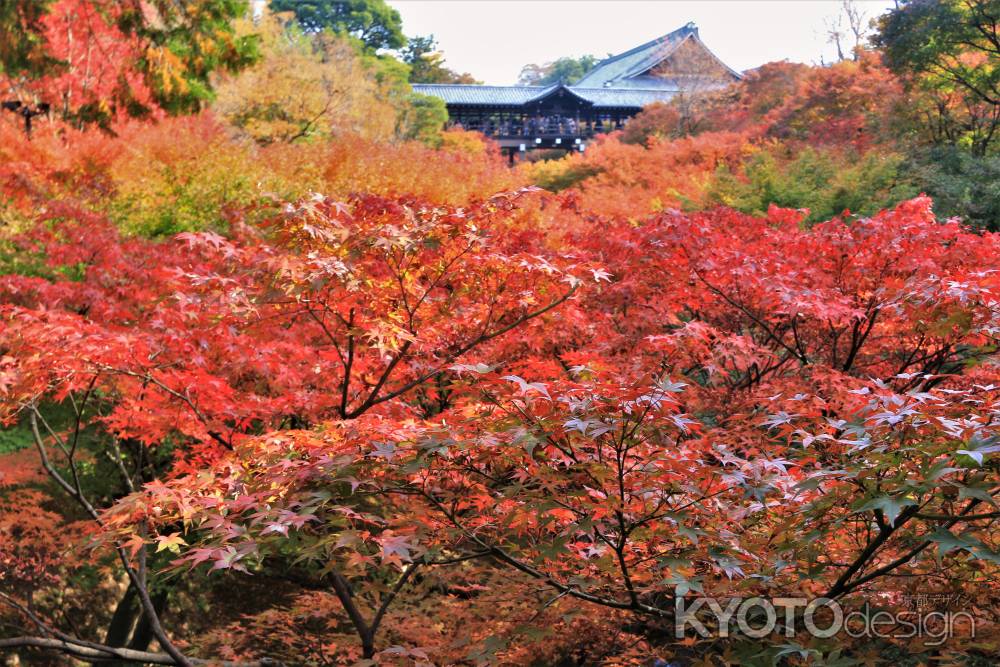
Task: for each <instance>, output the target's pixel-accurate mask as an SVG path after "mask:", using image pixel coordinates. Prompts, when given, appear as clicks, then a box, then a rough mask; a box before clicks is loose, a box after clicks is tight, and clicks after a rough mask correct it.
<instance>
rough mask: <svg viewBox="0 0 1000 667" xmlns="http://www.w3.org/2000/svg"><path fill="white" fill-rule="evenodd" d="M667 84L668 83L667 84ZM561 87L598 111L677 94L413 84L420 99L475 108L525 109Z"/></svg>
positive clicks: (671, 89)
mask: <svg viewBox="0 0 1000 667" xmlns="http://www.w3.org/2000/svg"><path fill="white" fill-rule="evenodd" d="M664 83H667V82H664ZM560 87H563V88H565V89H566V90H567V91H569V92H570V93H572V94H574V95H576V96H577V97H580V98H582V99H583V100H585V101H587V102H590V103H592V104H593V105H594V106H595V107H599V108H607V107H625V108H637V109H638V108H641V107H644V106H645V105H647V104H650V103H651V102H665V101H667V100H669V99H670V98H671V97H673V96H674V94H675V93H676V92H677V87H676V86H674V85H664V86H662V87H660V88H653V89H640V88H632V87H628V88H582V87H580V86H559V85H555V86H477V85H469V84H414V85H413V91H414V92H416V93H420V94H421V95H431V96H433V97H440V98H441V99H442V100H444V102H445V104H451V105H463V104H468V105H472V106H476V105H484V106H522V105H524V104H528V103H529V102H533V101H536V100H541V99H543V98H545V97H546V96H548V95H550V94H552V93H554V92H555V91H557V90H558V89H559V88H560Z"/></svg>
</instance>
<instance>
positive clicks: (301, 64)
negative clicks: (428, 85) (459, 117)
mask: <svg viewBox="0 0 1000 667" xmlns="http://www.w3.org/2000/svg"><path fill="white" fill-rule="evenodd" d="M257 31H258V33H259V34H260V35H261V37H262V48H263V58H262V59H261V61H260V62H259V63H258V64H257V65H255V66H254V67H252V68H250V69H247V70H245V71H243V72H242V73H240V74H239V75H238V76H235V77H231V78H229V79H227V80H224V81H222V82H220V83H219V85H218V88H217V90H218V94H217V98H216V102H215V105H214V110H215V112H216V113H217V114H218V115H219V116H220V117H222V118H223V119H225V120H226V121H227V122H228V123H229V124H231V125H233V126H234V127H236V128H239V129H240V130H241V131H242V132H244V133H246V135H247V136H249V137H251V138H253V139H254V140H255V141H257V142H258V143H260V144H265V145H266V144H271V143H275V142H290V141H296V140H299V139H307V138H317V137H331V136H340V135H357V136H360V137H363V138H365V139H370V140H375V141H387V140H389V139H391V138H393V136H394V132H395V129H396V109H395V108H394V107H393V106H392V105H391V104H390V103H389V102H387V101H386V100H385V99H384V97H385V96H384V95H382V94H381V92H382V91H381V86H380V84H379V82H378V81H377V80H376V77H375V76H374V74H373V72H372V71H371V70H370V69H369V68H368V67H367V66H366V64H365V63H364V62H363V61H362V59H361V58H360V57H359V56H358V54H357V53H356V52H355V50H354V48H353V47H352V46H351V44H350V43H348V42H347V41H346V40H345V39H340V38H333V37H324V38H323V39H311V38H310V37H308V36H306V35H303V34H302V33H301V32H298V31H297V30H296V29H294V28H293V27H290V26H284V25H282V24H281V23H280V22H279V20H278V19H276V18H275V17H273V16H271V15H268V16H265V17H264V19H263V20H262V22H261V24H260V25H259V26H258V27H257Z"/></svg>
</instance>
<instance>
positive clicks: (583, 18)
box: [388, 0, 893, 85]
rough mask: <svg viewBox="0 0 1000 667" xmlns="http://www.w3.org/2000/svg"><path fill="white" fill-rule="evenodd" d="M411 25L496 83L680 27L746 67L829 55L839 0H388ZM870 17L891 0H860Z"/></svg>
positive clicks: (452, 58) (450, 61)
mask: <svg viewBox="0 0 1000 667" xmlns="http://www.w3.org/2000/svg"><path fill="white" fill-rule="evenodd" d="M388 3H389V4H390V5H392V6H393V7H395V8H396V9H397V10H399V13H400V15H401V16H402V18H403V32H405V33H406V34H407V35H410V36H415V35H430V34H433V35H434V37H435V38H436V39H437V41H438V48H440V49H441V50H442V51H443V52H444V55H445V58H446V61H447V65H448V66H449V67H451V68H452V69H454V70H458V71H459V72H470V73H471V74H472V75H473V76H475V77H476V78H477V79H479V80H481V81H483V82H484V83H488V84H497V85H506V84H513V83H515V82H516V80H517V76H518V74H519V73H520V71H521V67H522V66H523V65H525V64H527V63H543V62H548V61H551V60H555V59H556V58H558V57H560V56H580V55H584V54H586V53H591V54H593V55H595V56H597V57H599V58H602V57H605V56H606V55H607V54H608V53H620V52H621V51H625V50H628V49H630V48H632V47H634V46H638V45H639V44H642V43H643V42H647V41H649V40H651V39H653V38H655V37H659V36H660V35H663V34H666V33H668V32H670V31H672V30H674V29H676V28H679V27H681V26H682V25H684V24H685V23H687V22H688V21H694V22H695V24H697V26H698V30H699V34H700V35H701V39H702V41H704V42H705V44H707V45H708V47H709V48H710V49H712V51H713V52H715V54H716V55H718V56H719V57H720V58H721V59H722V60H723V61H724V62H725V63H726V64H727V65H729V66H730V67H732V68H733V69H735V70H737V71H741V70H746V69H750V68H753V67H757V66H758V65H762V64H764V63H766V62H771V61H773V60H791V61H795V62H804V63H819V61H820V58H821V57H824V58H825V59H826V60H827V62H829V61H830V60H833V59H834V56H835V54H836V50H835V48H834V47H833V45H831V44H828V43H827V37H826V31H827V29H826V21H827V20H828V19H830V18H831V17H835V16H837V15H838V14H839V12H840V6H841V3H840V1H839V0H784V1H782V0H700V1H693V0H671V1H667V0H640V1H635V0H388ZM857 4H859V5H860V7H861V8H862V9H863V10H864V11H865V13H866V14H867V15H868V16H869V17H874V16H876V15H878V14H881V13H882V12H884V11H885V10H886V9H888V8H889V7H891V6H892V4H893V2H892V0H865V1H862V2H859V3H857Z"/></svg>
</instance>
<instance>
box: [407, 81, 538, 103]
mask: <svg viewBox="0 0 1000 667" xmlns="http://www.w3.org/2000/svg"><path fill="white" fill-rule="evenodd" d="M555 88H557V86H477V85H475V84H460V83H415V84H413V92H415V93H420V94H421V95H431V96H432V97H440V98H441V99H442V100H444V101H445V103H446V104H489V105H507V104H509V105H511V106H520V105H522V104H526V103H528V102H530V101H531V100H533V99H534V98H536V97H538V96H539V95H540V94H544V93H546V92H547V91H550V90H554V89H555Z"/></svg>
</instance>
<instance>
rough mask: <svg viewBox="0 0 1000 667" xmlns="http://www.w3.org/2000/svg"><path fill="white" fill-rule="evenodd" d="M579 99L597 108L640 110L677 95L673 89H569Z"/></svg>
mask: <svg viewBox="0 0 1000 667" xmlns="http://www.w3.org/2000/svg"><path fill="white" fill-rule="evenodd" d="M570 90H572V91H573V92H575V93H576V94H577V95H579V96H580V97H582V98H584V99H585V100H588V101H590V102H593V103H594V106H595V107H597V108H611V107H618V108H626V109H641V108H642V107H644V106H646V105H647V104H652V103H653V102H666V101H668V100H669V99H670V98H671V97H673V96H674V95H676V94H677V90H676V89H675V88H661V89H659V90H642V89H637V88H624V89H623V88H579V87H576V86H574V87H572V88H570Z"/></svg>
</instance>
